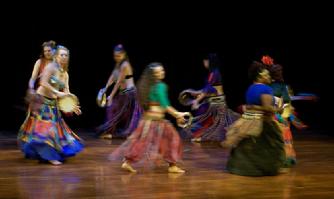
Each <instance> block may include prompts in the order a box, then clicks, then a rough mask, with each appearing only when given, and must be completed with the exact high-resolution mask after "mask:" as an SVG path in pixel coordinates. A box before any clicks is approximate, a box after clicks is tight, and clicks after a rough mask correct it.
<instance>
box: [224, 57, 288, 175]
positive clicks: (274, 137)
mask: <svg viewBox="0 0 334 199" xmlns="http://www.w3.org/2000/svg"><path fill="white" fill-rule="evenodd" d="M249 76H250V78H251V79H252V80H253V81H254V83H253V84H252V85H251V86H250V87H249V88H248V90H247V93H246V101H247V105H246V106H247V109H246V112H245V113H244V114H243V115H242V117H241V118H240V119H239V120H237V121H236V122H235V123H234V124H232V125H231V126H230V128H229V130H228V132H227V134H226V140H225V141H224V142H222V145H223V146H224V147H228V148H231V153H230V157H229V159H228V162H227V170H228V171H229V172H231V173H234V174H238V175H245V176H265V175H277V174H278V173H279V172H280V169H281V168H282V166H283V163H284V161H285V152H284V141H283V138H282V132H281V129H280V128H279V126H278V125H277V122H276V121H274V119H273V114H274V113H276V112H281V111H282V109H277V108H275V107H274V105H273V90H272V89H271V88H270V87H269V86H268V85H267V84H270V81H271V80H270V75H269V71H268V70H267V69H265V66H264V65H263V64H261V63H259V62H254V63H253V64H252V65H251V67H250V70H249Z"/></svg>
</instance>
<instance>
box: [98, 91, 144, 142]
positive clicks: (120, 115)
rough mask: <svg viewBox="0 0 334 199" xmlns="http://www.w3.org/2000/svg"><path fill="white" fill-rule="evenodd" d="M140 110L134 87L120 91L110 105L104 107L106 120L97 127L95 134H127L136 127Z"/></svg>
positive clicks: (118, 135) (115, 135) (116, 135)
mask: <svg viewBox="0 0 334 199" xmlns="http://www.w3.org/2000/svg"><path fill="white" fill-rule="evenodd" d="M142 112H143V110H142V108H141V106H140V104H139V102H138V98H137V92H136V89H135V88H132V89H127V90H124V91H121V92H120V93H118V94H117V95H116V96H115V97H114V99H113V101H112V105H111V106H108V107H107V108H106V121H105V123H104V124H103V125H101V126H99V127H98V128H97V136H102V135H105V134H111V135H112V136H113V137H121V138H124V137H127V136H129V135H130V134H131V133H132V132H133V131H134V130H135V129H136V127H137V125H138V122H139V120H140V117H141V115H142Z"/></svg>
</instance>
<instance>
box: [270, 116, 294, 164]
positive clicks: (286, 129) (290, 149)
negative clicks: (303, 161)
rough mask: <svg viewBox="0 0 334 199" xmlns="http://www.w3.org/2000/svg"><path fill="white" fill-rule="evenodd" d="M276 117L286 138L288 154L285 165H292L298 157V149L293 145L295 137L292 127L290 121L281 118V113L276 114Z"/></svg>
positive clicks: (284, 138) (286, 153)
mask: <svg viewBox="0 0 334 199" xmlns="http://www.w3.org/2000/svg"><path fill="white" fill-rule="evenodd" d="M275 119H276V121H277V122H278V123H279V124H278V125H279V127H280V128H281V131H282V136H283V140H284V149H285V155H286V160H285V163H284V166H285V167H291V166H293V165H295V164H296V163H297V159H296V151H295V149H294V146H293V137H292V132H291V128H290V122H289V121H288V120H286V119H283V118H281V117H280V115H278V114H276V115H275Z"/></svg>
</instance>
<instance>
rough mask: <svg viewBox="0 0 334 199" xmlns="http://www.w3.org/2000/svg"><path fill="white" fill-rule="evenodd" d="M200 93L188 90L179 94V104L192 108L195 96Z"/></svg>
mask: <svg viewBox="0 0 334 199" xmlns="http://www.w3.org/2000/svg"><path fill="white" fill-rule="evenodd" d="M196 93H198V91H196V90H193V89H187V90H184V91H182V92H181V93H180V94H179V98H178V100H179V102H180V104H182V105H183V106H191V105H192V102H193V100H194V99H195V97H194V94H196Z"/></svg>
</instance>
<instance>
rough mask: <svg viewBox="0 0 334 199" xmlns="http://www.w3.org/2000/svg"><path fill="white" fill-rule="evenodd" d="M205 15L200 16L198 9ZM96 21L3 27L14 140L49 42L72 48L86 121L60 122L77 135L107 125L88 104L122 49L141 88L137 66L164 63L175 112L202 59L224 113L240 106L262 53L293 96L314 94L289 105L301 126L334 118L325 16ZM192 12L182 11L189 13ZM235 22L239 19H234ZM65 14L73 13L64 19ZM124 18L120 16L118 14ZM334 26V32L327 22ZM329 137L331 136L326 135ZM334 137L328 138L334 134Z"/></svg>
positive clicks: (73, 79) (199, 79) (78, 16)
mask: <svg viewBox="0 0 334 199" xmlns="http://www.w3.org/2000/svg"><path fill="white" fill-rule="evenodd" d="M203 9H206V8H203ZM114 10H115V8H113V10H112V11H110V12H106V10H105V9H102V10H101V12H98V11H96V10H95V11H94V12H98V13H96V14H91V13H90V12H87V11H81V10H80V9H78V10H76V11H75V12H74V11H73V12H74V13H71V11H68V13H67V12H66V14H59V15H54V16H56V17H53V18H52V19H48V18H46V17H45V16H44V17H39V16H37V17H30V18H25V17H24V16H23V17H22V18H21V19H14V20H13V19H10V20H9V19H8V21H6V23H5V27H4V28H3V34H2V36H1V37H2V38H1V39H2V44H3V47H4V48H3V49H2V50H3V51H4V52H5V53H2V54H3V55H5V56H3V57H2V61H1V62H2V64H1V68H2V69H1V70H2V72H1V76H2V78H1V85H2V91H1V105H2V111H1V126H0V130H11V131H16V130H17V129H18V128H19V126H20V125H21V123H22V122H23V120H24V118H25V110H24V101H23V98H24V95H25V91H26V88H27V85H28V80H29V78H30V75H31V71H32V68H33V64H34V62H35V61H36V60H37V58H38V56H39V53H40V50H41V49H40V45H41V43H42V42H43V41H46V40H50V39H52V40H55V41H56V42H57V43H58V44H62V45H64V46H66V47H68V48H69V49H70V53H71V55H70V56H71V57H70V66H69V75H70V89H71V91H72V92H73V93H74V94H76V95H77V96H78V97H79V99H80V102H81V106H82V111H83V114H82V115H81V116H78V117H72V118H66V121H68V123H69V124H70V126H71V127H73V128H74V129H81V128H83V129H94V128H95V127H96V126H97V125H99V124H101V123H102V122H103V120H104V109H101V108H99V107H98V106H97V105H96V103H95V98H96V94H97V92H98V90H99V89H100V88H101V87H102V86H104V85H105V83H106V81H107V79H108V77H109V75H110V73H111V71H112V69H113V59H112V49H113V46H114V45H116V44H118V43H123V44H124V46H125V48H126V49H127V51H128V55H129V58H130V62H131V63H132V66H133V67H134V75H135V80H138V78H139V76H140V74H141V72H142V70H143V69H144V67H145V66H146V65H147V64H148V63H150V62H153V61H158V62H162V63H163V64H164V66H165V69H166V82H167V84H168V85H169V95H170V99H171V102H172V104H173V105H174V106H175V107H176V108H178V109H180V110H184V111H186V110H188V109H187V107H182V106H181V105H180V104H179V103H178V101H177V96H178V94H179V92H181V91H182V90H184V89H186V88H195V89H199V88H201V86H203V85H204V81H205V79H206V76H207V71H206V70H205V69H204V68H203V66H202V58H203V56H204V55H205V54H206V53H208V52H217V53H218V54H219V56H220V58H221V60H222V67H221V72H222V74H223V83H224V89H225V93H226V96H227V103H228V105H229V107H231V108H232V109H235V108H236V107H237V106H238V105H240V104H242V103H243V102H244V93H245V91H246V89H247V87H248V86H249V84H250V82H249V81H248V79H247V68H248V66H249V64H250V63H251V62H252V61H253V60H260V58H261V55H263V54H269V55H270V56H272V57H273V58H274V59H275V62H276V63H279V64H282V65H283V67H284V75H285V79H286V82H287V83H288V84H290V85H291V86H292V87H293V89H294V91H295V93H298V92H311V93H315V94H317V95H318V96H319V97H320V100H319V101H317V102H295V103H294V105H295V107H296V108H297V110H298V112H299V114H300V118H302V119H303V120H304V121H305V122H306V123H308V124H309V125H310V126H311V129H315V130H317V131H318V132H321V133H329V129H330V121H331V118H329V117H326V114H327V113H331V111H332V110H333V108H331V101H330V100H331V97H330V96H331V95H332V94H331V92H332V88H331V85H332V72H331V70H332V66H333V62H332V60H331V57H332V50H327V49H331V48H332V47H333V38H332V35H333V31H331V30H330V27H329V25H326V24H330V22H332V21H331V17H330V16H329V14H330V13H328V12H325V11H324V12H321V10H320V11H319V12H320V15H317V16H316V17H315V16H314V15H313V14H312V13H311V12H309V10H303V11H301V10H296V9H287V10H280V11H278V13H277V15H273V14H272V13H271V12H270V11H268V10H267V11H264V12H259V10H248V11H247V12H243V11H240V12H238V13H234V14H232V13H233V12H232V13H229V14H222V13H223V12H224V11H227V10H228V9H227V8H224V9H221V10H219V12H218V10H217V9H215V10H213V12H210V10H209V11H208V10H206V12H208V13H203V12H202V11H201V10H199V11H198V12H197V11H190V12H191V13H190V14H189V13H188V12H185V10H184V9H183V8H182V9H181V8H179V9H175V10H172V9H165V10H163V11H161V10H150V11H145V10H142V11H141V10H140V11H137V12H132V11H127V12H125V13H126V15H129V16H126V17H124V16H123V15H122V14H121V12H117V13H116V12H114ZM188 11H189V10H188ZM241 12H243V13H242V16H243V17H236V16H237V15H238V14H240V13H241ZM69 13H71V14H69ZM123 14H124V13H123ZM331 24H333V23H331ZM329 134H330V133H329ZM332 135H333V134H332Z"/></svg>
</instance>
